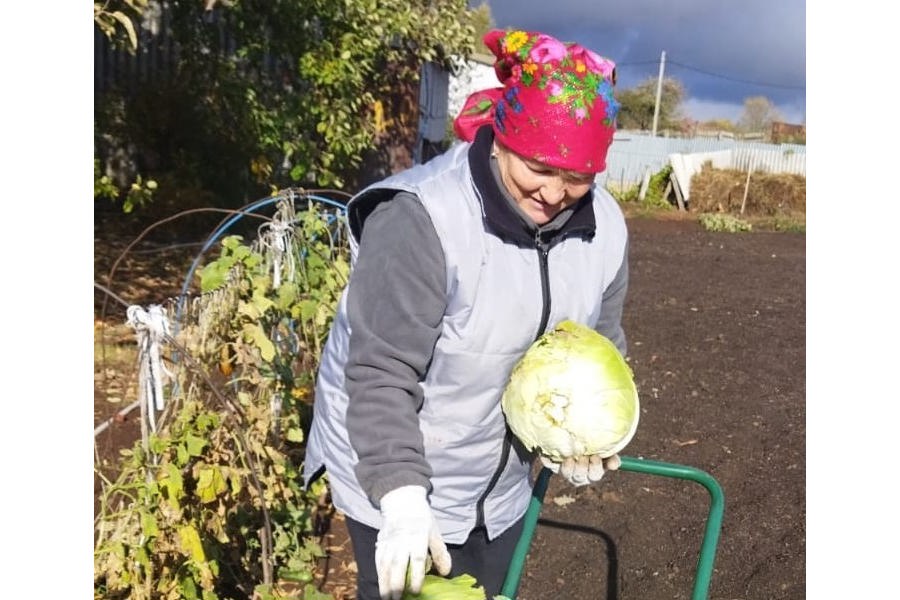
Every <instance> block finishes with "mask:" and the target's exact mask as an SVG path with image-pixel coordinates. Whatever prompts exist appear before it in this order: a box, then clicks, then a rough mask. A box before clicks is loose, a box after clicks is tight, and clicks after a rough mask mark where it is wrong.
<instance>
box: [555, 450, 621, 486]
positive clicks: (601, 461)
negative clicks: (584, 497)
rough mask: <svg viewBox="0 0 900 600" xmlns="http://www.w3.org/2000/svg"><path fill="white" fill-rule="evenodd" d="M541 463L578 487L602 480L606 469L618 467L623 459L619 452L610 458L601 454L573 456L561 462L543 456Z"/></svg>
mask: <svg viewBox="0 0 900 600" xmlns="http://www.w3.org/2000/svg"><path fill="white" fill-rule="evenodd" d="M541 463H542V464H543V465H544V466H545V467H547V468H548V469H550V470H551V471H553V472H554V473H558V474H559V475H561V476H562V477H563V478H564V479H565V480H566V481H568V482H569V483H571V484H572V485H574V486H576V487H578V486H582V485H587V484H589V483H594V482H595V481H600V480H601V479H602V478H603V474H604V473H605V472H606V471H615V470H616V469H618V468H619V467H620V466H621V464H622V460H621V459H620V458H619V455H618V454H613V455H612V456H610V457H608V458H601V457H600V455H599V454H594V455H592V456H573V457H568V458H565V459H563V461H562V462H561V463H558V462H554V461H552V460H550V459H549V458H547V457H546V456H541Z"/></svg>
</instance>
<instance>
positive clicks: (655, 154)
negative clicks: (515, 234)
mask: <svg viewBox="0 0 900 600" xmlns="http://www.w3.org/2000/svg"><path fill="white" fill-rule="evenodd" d="M673 155H691V158H687V156H682V157H679V158H676V160H681V161H682V164H689V165H691V167H692V168H696V169H697V170H699V168H700V166H701V165H702V164H703V162H705V161H706V160H711V161H712V162H713V166H715V167H716V168H720V169H739V170H742V171H746V170H749V169H753V170H754V171H764V172H767V173H797V174H799V175H804V176H805V175H806V146H803V145H798V144H766V143H762V142H748V141H741V140H730V139H715V138H703V137H698V138H662V137H653V136H651V135H649V134H646V133H636V132H634V133H633V132H627V131H617V132H616V134H615V136H614V138H613V143H612V146H610V148H609V154H608V155H607V158H606V171H605V172H603V173H601V174H600V175H599V176H598V177H597V181H598V182H599V183H600V184H601V185H606V186H608V187H613V186H614V187H619V188H626V187H630V186H634V185H638V184H640V183H641V181H642V180H643V178H644V175H645V173H646V172H647V170H648V169H649V171H650V173H651V174H652V173H657V172H658V171H660V170H661V169H662V168H663V167H664V166H666V165H668V164H671V158H670V157H672V156H673ZM693 155H696V156H693ZM685 161H687V163H685Z"/></svg>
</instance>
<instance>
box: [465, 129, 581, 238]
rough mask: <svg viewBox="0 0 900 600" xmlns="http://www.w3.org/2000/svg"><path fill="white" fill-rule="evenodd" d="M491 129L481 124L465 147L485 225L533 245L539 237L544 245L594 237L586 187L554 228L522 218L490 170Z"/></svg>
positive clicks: (496, 231) (502, 235)
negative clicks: (545, 227) (559, 224)
mask: <svg viewBox="0 0 900 600" xmlns="http://www.w3.org/2000/svg"><path fill="white" fill-rule="evenodd" d="M493 143H494V131H493V129H492V128H491V126H490V125H485V126H483V127H481V128H480V129H479V130H478V132H477V133H476V134H475V140H474V142H473V143H472V146H471V147H470V148H469V156H468V160H469V169H470V170H471V171H472V180H473V182H474V183H475V188H476V190H477V192H478V195H479V197H480V198H481V206H482V211H483V213H484V219H485V223H486V225H487V227H488V229H489V230H490V231H491V232H493V233H494V234H495V235H496V236H497V237H499V238H500V239H502V240H504V241H507V242H512V243H515V244H519V245H526V246H534V245H536V241H537V240H538V238H540V241H542V242H543V243H544V244H547V247H548V248H549V247H550V246H553V245H555V244H556V243H557V242H560V241H562V240H563V239H565V238H566V237H570V236H575V235H578V236H581V237H582V238H584V239H591V238H593V237H594V232H595V231H596V228H597V222H596V220H595V219H594V205H593V192H592V190H588V192H587V194H585V195H584V196H583V197H582V198H580V199H579V200H578V202H576V203H575V205H574V207H573V212H572V216H571V217H569V219H568V221H566V223H565V225H563V226H562V227H561V228H559V229H556V230H549V231H546V232H541V231H540V230H539V229H538V227H537V226H536V225H535V224H534V223H528V222H526V221H524V220H523V219H522V218H521V217H520V216H519V214H518V213H517V212H516V211H515V210H514V209H513V207H512V206H510V204H509V201H508V200H507V199H506V198H505V197H504V193H503V191H502V190H501V188H500V184H499V183H498V182H497V180H496V178H495V177H494V174H493V173H492V172H491V166H490V161H491V147H492V146H493Z"/></svg>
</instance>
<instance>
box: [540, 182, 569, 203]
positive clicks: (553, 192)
mask: <svg viewBox="0 0 900 600" xmlns="http://www.w3.org/2000/svg"><path fill="white" fill-rule="evenodd" d="M565 197H566V184H565V182H564V181H563V180H562V177H558V176H557V177H553V178H551V179H550V180H548V181H547V182H546V183H544V185H543V186H542V187H541V198H543V200H544V202H546V203H547V204H550V205H551V206H552V205H554V204H559V203H560V202H562V201H563V200H564V199H565Z"/></svg>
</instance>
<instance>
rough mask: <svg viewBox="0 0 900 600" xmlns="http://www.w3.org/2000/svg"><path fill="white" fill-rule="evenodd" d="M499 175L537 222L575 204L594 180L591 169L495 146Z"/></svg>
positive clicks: (541, 223) (518, 202)
mask: <svg viewBox="0 0 900 600" xmlns="http://www.w3.org/2000/svg"><path fill="white" fill-rule="evenodd" d="M494 149H495V150H494V151H495V154H496V155H497V163H498V166H499V167H500V179H502V180H503V184H504V185H505V186H506V189H507V191H508V192H509V193H510V195H511V196H512V197H513V199H514V200H515V201H516V204H518V205H519V208H521V209H522V210H523V211H524V212H525V214H526V215H528V216H529V217H531V219H532V220H533V221H534V222H535V223H536V224H537V225H544V224H545V223H548V222H550V221H551V220H552V219H553V217H555V216H556V215H557V214H559V212H560V211H561V210H563V209H564V208H566V207H568V206H571V205H572V204H575V202H577V201H578V200H579V199H580V198H581V197H582V196H584V195H585V194H586V193H587V192H588V190H589V189H590V187H591V184H592V183H593V182H594V174H593V173H577V172H575V171H566V170H563V169H558V168H556V167H551V166H549V165H545V164H543V163H539V162H537V161H534V160H530V159H527V158H523V157H521V156H519V155H518V154H516V153H515V152H513V151H512V150H509V149H507V148H505V147H503V146H502V145H500V144H495V146H494Z"/></svg>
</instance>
